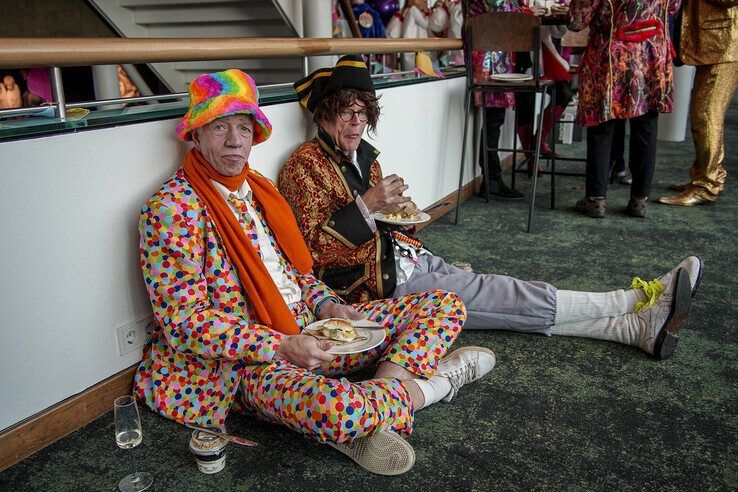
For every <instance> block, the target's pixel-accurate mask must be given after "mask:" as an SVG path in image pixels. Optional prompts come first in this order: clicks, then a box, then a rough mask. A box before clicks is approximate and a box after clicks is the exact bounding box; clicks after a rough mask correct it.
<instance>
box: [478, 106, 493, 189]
mask: <svg viewBox="0 0 738 492" xmlns="http://www.w3.org/2000/svg"><path fill="white" fill-rule="evenodd" d="M481 110H482V152H484V155H483V156H482V166H484V169H483V171H484V198H485V200H486V201H487V203H489V155H488V154H489V141H488V140H487V107H486V106H482V108H481ZM495 147H497V145H495ZM495 152H496V150H495Z"/></svg>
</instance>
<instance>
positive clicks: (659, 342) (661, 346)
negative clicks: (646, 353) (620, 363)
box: [653, 268, 692, 360]
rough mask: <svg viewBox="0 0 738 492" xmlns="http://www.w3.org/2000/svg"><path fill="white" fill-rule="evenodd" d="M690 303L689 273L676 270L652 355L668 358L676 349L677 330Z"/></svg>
mask: <svg viewBox="0 0 738 492" xmlns="http://www.w3.org/2000/svg"><path fill="white" fill-rule="evenodd" d="M691 303H692V286H691V283H690V281H689V274H688V273H687V270H686V269H684V268H680V269H679V271H678V272H677V279H676V285H675V286H674V297H673V299H672V302H671V308H670V310H669V316H668V317H667V318H666V321H664V325H663V326H662V327H661V330H660V331H659V334H658V335H657V336H656V341H655V342H654V345H653V355H654V357H656V358H657V359H660V360H664V359H668V358H669V357H671V356H672V355H673V354H674V351H676V347H677V344H678V343H679V330H680V329H681V327H682V325H683V324H684V321H686V319H687V315H689V308H690V306H691Z"/></svg>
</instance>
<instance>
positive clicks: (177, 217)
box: [134, 169, 334, 425]
mask: <svg viewBox="0 0 738 492" xmlns="http://www.w3.org/2000/svg"><path fill="white" fill-rule="evenodd" d="M256 210H257V214H259V216H260V218H261V222H262V224H263V225H264V227H265V229H266V231H267V232H268V233H269V227H268V226H267V223H266V221H265V220H264V217H263V215H262V212H261V207H260V206H258V205H257V207H256ZM241 225H242V227H244V228H245V229H246V230H247V232H248V234H247V235H248V236H249V237H250V238H251V240H252V242H253V243H254V246H255V247H256V243H257V236H256V233H255V230H253V224H252V227H251V229H249V227H247V225H246V223H245V222H244V221H243V220H241ZM139 234H140V238H141V242H140V252H141V268H142V270H143V276H144V281H145V283H146V288H147V290H148V293H149V298H150V299H151V305H152V307H153V309H154V317H155V319H156V324H157V327H156V329H155V330H154V333H153V336H152V340H151V345H150V346H149V347H148V348H147V350H146V352H145V354H144V358H143V360H142V362H141V364H140V365H139V367H138V370H137V372H136V376H135V380H134V391H135V393H136V395H137V396H138V398H139V399H141V400H142V401H145V402H146V404H147V405H148V406H149V407H150V408H151V409H153V410H155V411H157V412H159V413H161V414H162V415H164V416H166V417H169V418H171V419H173V420H176V421H178V422H194V423H197V424H200V425H220V424H222V423H223V421H224V420H225V418H226V416H227V415H228V411H229V409H230V407H231V405H232V403H233V401H234V396H235V394H236V391H237V390H238V388H239V384H240V382H241V379H242V377H243V375H244V371H245V366H246V365H248V364H261V363H265V362H269V361H271V360H272V357H273V356H274V353H275V351H276V350H277V348H278V347H279V344H280V343H281V341H282V340H283V339H284V336H285V335H283V334H282V333H280V332H278V331H274V330H272V329H270V328H269V327H267V326H264V325H261V324H259V323H258V320H257V319H256V318H255V317H254V314H253V312H252V308H251V305H250V304H249V300H248V299H247V298H246V297H245V293H244V291H243V290H242V288H241V285H240V283H239V281H238V275H237V272H236V270H235V268H234V267H233V266H232V265H231V263H230V261H229V259H228V257H227V255H226V252H225V249H224V247H223V245H222V244H221V241H220V237H219V236H218V234H217V233H216V231H215V228H214V225H213V221H212V219H211V217H210V215H209V213H208V211H207V209H206V208H205V205H204V204H203V202H202V201H201V200H200V198H199V197H198V196H197V195H196V193H195V191H194V190H193V189H192V187H191V186H190V184H189V183H188V182H187V180H186V179H185V177H184V172H183V171H182V169H179V170H178V171H177V172H176V173H175V175H174V176H173V177H172V178H171V179H169V181H167V182H166V183H164V185H163V186H162V187H161V188H160V189H159V191H157V192H156V193H155V194H154V196H153V197H151V198H150V199H149V201H148V202H147V203H146V205H145V206H144V208H143V211H142V213H141V218H140V221H139ZM269 235H270V237H271V240H272V245H273V246H274V248H275V249H276V251H277V255H278V257H279V260H280V263H281V264H282V266H283V267H284V268H285V272H286V273H287V275H288V276H289V277H290V278H291V279H292V280H294V281H295V282H296V283H297V285H298V286H299V287H300V289H301V292H302V301H301V302H298V303H294V304H292V305H291V306H290V307H291V309H292V312H293V313H294V315H295V318H296V319H297V323H298V325H299V326H301V327H302V326H305V325H306V324H307V323H308V322H309V321H312V320H313V316H312V310H313V308H314V307H315V305H316V303H319V302H321V301H322V300H324V299H326V298H330V297H333V296H334V294H333V293H332V292H331V291H330V289H328V287H327V286H326V285H325V284H324V283H323V282H321V281H319V280H317V279H315V277H313V276H312V275H301V274H299V273H298V272H297V271H296V270H295V269H294V268H293V267H292V265H290V264H289V263H288V262H287V261H286V260H285V257H284V255H283V254H282V252H281V250H280V248H279V246H278V244H277V243H276V242H275V241H274V238H273V236H272V234H271V233H270V234H269Z"/></svg>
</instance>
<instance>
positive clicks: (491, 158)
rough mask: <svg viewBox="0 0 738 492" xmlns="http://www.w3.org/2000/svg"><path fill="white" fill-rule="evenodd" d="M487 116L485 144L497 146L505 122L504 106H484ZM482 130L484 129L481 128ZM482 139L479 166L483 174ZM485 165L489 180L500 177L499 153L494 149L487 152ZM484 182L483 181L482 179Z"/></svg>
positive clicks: (485, 150) (481, 140) (483, 150)
mask: <svg viewBox="0 0 738 492" xmlns="http://www.w3.org/2000/svg"><path fill="white" fill-rule="evenodd" d="M484 112H485V116H486V118H487V145H489V146H490V147H497V145H498V142H499V141H500V128H502V125H504V124H505V108H484ZM482 131H484V129H482ZM484 152H487V149H485V148H484V139H483V138H480V139H479V167H481V168H482V176H484V173H485V171H484ZM487 166H488V167H489V180H490V181H494V180H499V179H502V168H501V167H500V155H499V154H498V152H497V151H496V150H495V151H493V152H489V153H488V154H487ZM482 183H484V181H482Z"/></svg>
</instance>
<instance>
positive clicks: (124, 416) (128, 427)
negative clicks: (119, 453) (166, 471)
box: [113, 395, 154, 492]
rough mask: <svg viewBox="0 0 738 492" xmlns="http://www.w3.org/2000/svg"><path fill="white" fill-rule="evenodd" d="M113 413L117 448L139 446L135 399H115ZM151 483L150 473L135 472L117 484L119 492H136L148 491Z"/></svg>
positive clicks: (139, 435) (138, 424) (139, 438)
mask: <svg viewBox="0 0 738 492" xmlns="http://www.w3.org/2000/svg"><path fill="white" fill-rule="evenodd" d="M113 411H114V414H115V443H116V444H117V445H118V447H119V448H121V449H131V448H135V447H136V446H138V445H139V444H141V440H142V439H143V430H142V429H141V416H140V415H139V413H138V407H137V406H136V399H135V398H133V397H132V396H130V395H127V396H121V397H120V398H117V399H116V400H115V402H114V403H113ZM128 454H129V456H131V465H132V466H131V468H132V469H134V470H135V469H136V466H135V461H134V460H133V453H132V451H128ZM153 482H154V477H152V476H151V474H150V473H146V472H137V471H136V472H133V473H131V474H130V475H126V476H125V477H123V479H122V480H121V481H120V482H119V483H118V489H119V490H120V491H121V492H136V491H140V490H146V489H148V488H149V487H150V486H151V484H152V483H153Z"/></svg>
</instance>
